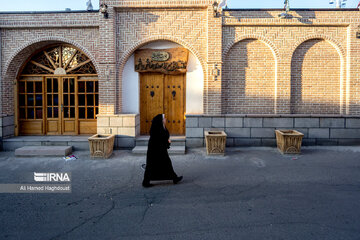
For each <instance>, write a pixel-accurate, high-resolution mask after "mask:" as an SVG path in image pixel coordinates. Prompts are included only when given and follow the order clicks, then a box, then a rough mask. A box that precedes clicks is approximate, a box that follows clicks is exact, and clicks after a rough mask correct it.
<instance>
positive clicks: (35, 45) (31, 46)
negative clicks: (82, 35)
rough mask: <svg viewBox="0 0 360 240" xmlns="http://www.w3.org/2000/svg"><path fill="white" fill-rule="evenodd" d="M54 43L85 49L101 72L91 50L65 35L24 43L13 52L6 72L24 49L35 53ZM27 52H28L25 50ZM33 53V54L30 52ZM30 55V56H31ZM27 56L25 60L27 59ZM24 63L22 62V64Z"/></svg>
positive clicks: (5, 68) (6, 65)
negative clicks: (64, 36)
mask: <svg viewBox="0 0 360 240" xmlns="http://www.w3.org/2000/svg"><path fill="white" fill-rule="evenodd" d="M52 43H67V44H70V45H73V46H75V47H77V48H78V49H80V50H81V51H83V52H84V53H85V54H86V56H87V57H88V58H90V59H91V62H92V63H93V64H94V66H95V69H96V72H97V73H98V74H99V73H100V68H99V66H98V64H97V62H96V60H95V57H94V56H93V55H92V54H91V52H90V51H88V50H87V49H86V48H85V47H84V46H82V45H81V44H79V43H77V42H76V41H74V40H71V39H67V38H63V37H43V38H36V39H33V40H31V41H28V42H27V43H25V44H23V45H22V46H21V47H19V48H17V49H16V50H15V51H14V52H13V54H11V56H10V58H9V60H8V61H7V62H6V63H5V67H4V73H6V72H7V70H8V68H9V66H10V65H11V64H12V62H13V61H14V59H15V58H16V57H17V56H19V54H20V53H22V52H24V51H27V50H28V51H30V52H31V53H33V52H34V51H35V50H37V49H39V48H42V47H45V46H46V45H49V44H52ZM25 53H27V52H25ZM30 55H31V54H30ZM30 55H29V56H30ZM29 56H27V57H26V58H28V57H29ZM26 58H25V59H24V60H23V61H25V60H26ZM21 65H22V64H21Z"/></svg>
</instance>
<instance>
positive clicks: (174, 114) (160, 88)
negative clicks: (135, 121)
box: [140, 73, 185, 135]
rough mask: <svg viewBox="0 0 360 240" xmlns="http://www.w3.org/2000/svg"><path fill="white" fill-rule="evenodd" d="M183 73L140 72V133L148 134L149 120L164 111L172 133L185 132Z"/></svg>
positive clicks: (181, 133)
mask: <svg viewBox="0 0 360 240" xmlns="http://www.w3.org/2000/svg"><path fill="white" fill-rule="evenodd" d="M184 106H185V74H180V75H165V74H161V73H140V133H141V135H149V132H150V127H151V120H152V119H153V118H154V117H155V116H156V115H157V114H162V113H164V114H165V116H166V118H167V123H166V127H167V128H168V130H169V132H170V134H172V135H183V134H184V133H185V122H184V112H185V111H184V109H185V108H184Z"/></svg>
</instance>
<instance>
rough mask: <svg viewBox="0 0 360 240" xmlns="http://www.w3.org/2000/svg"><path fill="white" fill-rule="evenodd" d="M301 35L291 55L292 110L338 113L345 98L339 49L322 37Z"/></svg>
mask: <svg viewBox="0 0 360 240" xmlns="http://www.w3.org/2000/svg"><path fill="white" fill-rule="evenodd" d="M304 39H306V40H304V41H301V43H300V44H299V45H296V48H295V50H294V51H293V52H292V55H291V100H290V102H291V113H295V114H341V113H342V111H343V99H344V96H343V66H344V64H343V63H344V61H343V59H342V54H341V49H340V48H337V47H336V46H335V45H334V43H331V42H330V41H328V40H327V39H324V38H321V37H317V36H316V37H307V38H304ZM299 42H300V41H299ZM322 53H326V55H325V54H322Z"/></svg>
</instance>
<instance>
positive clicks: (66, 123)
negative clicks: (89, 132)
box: [61, 77, 78, 135]
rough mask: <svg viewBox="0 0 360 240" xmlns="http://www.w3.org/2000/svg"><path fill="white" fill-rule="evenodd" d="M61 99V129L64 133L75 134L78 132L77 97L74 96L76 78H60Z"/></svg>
mask: <svg viewBox="0 0 360 240" xmlns="http://www.w3.org/2000/svg"><path fill="white" fill-rule="evenodd" d="M61 82H62V94H61V95H62V99H61V117H62V119H61V128H62V129H61V130H62V134H64V135H76V134H77V133H78V124H77V120H76V119H77V118H78V117H77V112H78V111H76V109H77V105H78V103H77V97H76V92H77V91H76V86H77V84H76V78H74V77H69V78H62V79H61Z"/></svg>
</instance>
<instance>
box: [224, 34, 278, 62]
mask: <svg viewBox="0 0 360 240" xmlns="http://www.w3.org/2000/svg"><path fill="white" fill-rule="evenodd" d="M246 39H256V40H260V41H262V42H264V43H265V44H266V45H267V46H268V47H269V48H270V50H271V51H272V53H273V54H274V58H275V61H276V63H277V62H278V59H280V56H279V50H278V49H277V48H276V46H275V45H274V44H273V43H272V42H271V41H270V40H269V39H267V38H265V37H263V36H261V35H257V34H247V35H242V36H238V37H236V38H235V39H234V41H232V42H230V43H229V44H228V45H227V46H225V48H224V52H223V55H222V58H223V59H224V58H225V57H226V55H227V54H228V53H229V51H230V49H231V48H232V47H233V46H234V45H235V44H236V43H238V42H240V41H243V40H246Z"/></svg>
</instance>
